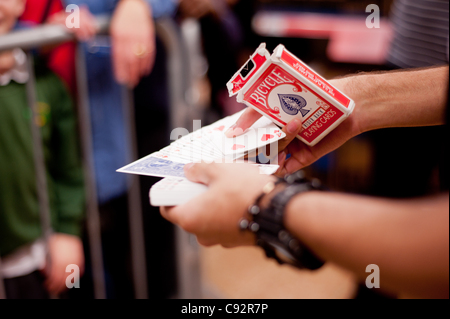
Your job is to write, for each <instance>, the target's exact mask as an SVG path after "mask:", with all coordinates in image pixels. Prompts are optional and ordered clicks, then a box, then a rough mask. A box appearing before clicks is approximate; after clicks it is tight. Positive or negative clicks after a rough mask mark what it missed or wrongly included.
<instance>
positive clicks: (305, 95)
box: [227, 43, 355, 146]
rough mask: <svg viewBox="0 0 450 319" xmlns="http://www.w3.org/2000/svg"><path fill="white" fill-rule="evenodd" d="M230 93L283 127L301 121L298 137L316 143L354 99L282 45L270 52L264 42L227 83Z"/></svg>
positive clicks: (343, 115) (342, 117)
mask: <svg viewBox="0 0 450 319" xmlns="http://www.w3.org/2000/svg"><path fill="white" fill-rule="evenodd" d="M227 88H228V91H229V94H230V96H235V95H236V98H237V101H238V102H240V103H245V104H246V105H247V106H249V107H252V108H253V109H255V110H256V111H257V112H259V113H261V114H262V115H264V116H266V117H268V118H270V119H271V120H272V121H273V122H274V123H276V124H278V125H280V126H282V127H284V126H285V125H286V124H287V123H288V122H289V121H290V120H292V119H293V118H294V117H298V118H299V119H301V120H302V123H303V130H302V132H301V133H300V134H299V135H298V136H297V138H299V139H300V140H301V141H303V142H304V143H306V144H307V145H310V146H314V145H316V144H317V143H318V142H319V141H320V140H322V139H323V138H324V137H325V136H326V135H327V134H328V133H330V132H331V131H332V130H334V129H335V128H336V127H337V126H338V125H339V124H341V123H342V122H343V121H344V120H345V119H346V118H347V117H349V116H350V114H351V113H352V112H353V109H354V108H355V102H354V101H353V100H352V99H350V98H349V97H348V96H346V95H345V94H344V93H342V92H341V91H339V90H338V89H337V88H335V87H334V86H332V85H331V84H330V83H329V82H328V81H326V80H325V79H324V78H322V77H321V76H320V75H319V74H318V73H316V72H315V71H314V70H313V69H311V68H310V67H309V66H308V65H306V64H305V63H304V62H302V61H301V60H300V59H299V58H297V57H296V56H294V55H293V54H292V53H290V52H289V51H288V50H286V48H285V47H284V46H283V45H281V44H280V45H279V46H278V47H277V48H276V49H275V50H274V52H273V54H272V55H270V53H269V51H267V49H266V45H265V44H264V43H263V44H261V45H260V46H259V48H258V49H257V50H256V52H255V53H254V54H253V55H252V56H251V57H250V59H249V60H248V61H247V63H246V64H245V65H244V66H243V67H242V68H241V69H240V70H239V71H238V72H237V73H236V74H235V75H234V76H233V77H232V79H231V80H230V81H229V82H228V83H227Z"/></svg>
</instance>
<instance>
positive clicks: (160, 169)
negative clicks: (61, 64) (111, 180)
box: [126, 157, 186, 178]
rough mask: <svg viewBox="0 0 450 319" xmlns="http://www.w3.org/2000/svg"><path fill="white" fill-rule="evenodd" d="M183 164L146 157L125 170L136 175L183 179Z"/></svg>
mask: <svg viewBox="0 0 450 319" xmlns="http://www.w3.org/2000/svg"><path fill="white" fill-rule="evenodd" d="M184 165H185V164H182V163H177V162H172V161H169V160H165V159H160V158H156V157H147V158H145V159H143V160H142V161H139V162H137V163H136V164H134V165H131V166H129V167H127V168H126V170H127V171H131V172H135V173H137V174H144V175H152V176H161V175H162V176H173V177H183V178H185V177H186V176H185V175H184V171H183V168H184Z"/></svg>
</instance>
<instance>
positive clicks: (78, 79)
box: [0, 0, 448, 299]
mask: <svg viewBox="0 0 450 319" xmlns="http://www.w3.org/2000/svg"><path fill="white" fill-rule="evenodd" d="M8 1H15V0H0V8H1V6H4V5H5V3H4V2H8ZM26 2H27V3H26V8H25V11H24V12H23V14H22V15H21V17H20V21H21V22H22V23H25V24H26V25H27V27H26V30H25V31H32V30H33V29H34V30H36V28H39V27H42V26H40V25H48V22H49V19H50V18H51V16H52V15H55V14H58V13H59V12H61V11H63V10H64V8H65V6H66V5H68V4H69V3H75V4H83V3H84V4H85V6H86V7H85V8H87V9H88V10H90V13H91V14H92V16H93V17H94V19H95V21H100V22H102V21H103V22H102V23H103V24H102V26H103V27H102V28H100V29H102V30H101V32H100V31H99V30H100V29H97V31H99V32H98V34H97V35H95V36H93V37H91V38H89V39H87V40H85V41H75V40H72V39H73V35H72V34H71V33H70V32H69V31H68V30H66V31H64V32H67V34H68V35H66V34H65V35H62V36H61V35H59V33H58V32H56V33H48V34H52V36H54V38H55V42H63V43H52V44H51V46H50V47H49V45H48V43H45V42H42V43H40V42H39V41H37V42H38V44H30V43H29V41H31V40H33V41H35V40H36V38H34V39H33V38H30V36H26V34H25V35H23V37H20V39H19V38H17V37H15V39H16V40H17V39H19V40H20V41H19V42H20V47H21V48H22V49H23V52H25V53H27V54H28V57H29V58H31V57H33V58H34V59H35V60H36V61H37V60H42V61H43V62H42V63H43V64H44V65H45V66H46V67H47V68H48V69H50V70H52V72H54V73H56V74H57V75H58V78H59V79H60V80H61V81H62V83H64V85H65V87H66V89H67V91H68V92H69V93H68V94H69V95H70V97H71V99H72V101H73V103H74V105H75V106H76V107H75V113H76V117H77V119H78V125H77V128H76V129H77V132H78V133H77V134H78V136H79V137H80V145H81V146H80V150H81V151H80V152H81V154H82V155H81V157H82V159H83V163H84V167H85V179H84V181H85V183H86V189H88V192H87V194H88V195H87V196H86V201H87V204H86V210H85V212H84V216H85V217H84V218H83V219H82V221H80V222H79V223H80V225H81V226H80V227H81V230H82V231H81V232H80V235H79V236H81V237H80V238H81V240H82V243H83V247H84V253H83V254H84V257H85V271H84V275H83V276H82V278H81V281H80V288H79V289H71V290H70V291H63V292H61V293H60V294H58V295H59V297H60V298H70V299H91V298H108V299H133V298H151V299H169V298H250V299H252V298H356V297H371V298H375V297H376V296H375V295H373V294H372V293H370V292H364V291H362V288H361V287H359V286H358V284H357V283H356V282H355V281H354V280H353V278H352V276H351V275H350V274H348V273H346V272H345V271H343V270H342V269H339V268H337V267H335V266H334V265H326V266H325V267H324V268H322V269H321V270H319V271H317V272H314V273H311V272H306V271H299V270H297V269H294V268H291V267H289V266H279V265H277V264H276V263H275V262H273V261H271V260H269V259H267V258H266V257H265V256H264V254H263V252H262V251H261V250H260V249H258V248H238V249H223V248H220V247H212V248H203V247H200V246H199V245H198V244H197V242H196V240H195V238H193V237H192V236H190V235H188V234H187V233H185V232H183V231H181V230H180V229H177V228H176V227H174V226H173V225H171V224H169V223H168V222H166V221H165V220H163V219H162V218H161V216H160V215H159V210H158V209H157V208H154V207H151V206H150V204H149V199H148V192H149V189H150V187H151V186H152V185H153V184H154V183H155V182H157V181H158V180H159V179H157V178H151V177H139V178H137V177H128V176H122V175H121V174H119V173H115V169H118V168H120V167H121V166H123V165H125V164H127V163H129V162H131V161H132V160H133V159H137V158H141V157H143V156H146V155H148V154H151V153H153V152H155V151H158V150H159V149H161V148H163V147H165V146H166V145H168V144H169V143H170V132H171V130H172V129H173V128H176V127H185V128H188V129H189V130H190V131H191V130H192V121H193V120H194V119H201V120H202V124H203V125H207V124H210V123H212V122H214V121H216V120H218V119H220V118H222V117H224V116H227V115H230V114H233V113H235V112H237V111H240V110H241V109H243V107H244V106H243V105H240V104H238V103H237V102H236V100H235V98H229V97H228V92H227V88H226V82H227V81H228V80H229V79H230V78H231V76H232V75H233V74H234V73H235V72H236V71H237V70H238V69H239V68H240V67H241V66H242V65H243V64H244V63H245V62H246V60H247V59H248V58H249V56H250V55H251V54H252V53H253V52H254V50H255V49H256V48H257V47H258V46H259V44H260V43H261V42H265V43H266V44H267V48H268V49H269V51H270V52H272V50H273V49H274V48H275V47H276V46H277V45H278V44H284V45H285V46H286V48H287V49H288V50H289V51H291V52H292V53H294V54H295V55H296V56H297V57H299V58H300V59H301V60H303V61H304V62H305V63H307V64H308V65H310V66H311V67H312V68H313V69H314V70H315V71H316V72H318V73H319V74H321V75H322V76H323V77H324V78H326V79H332V78H335V77H339V76H344V75H348V74H352V73H358V72H368V71H378V70H392V69H396V68H404V67H415V66H416V65H411V66H408V65H402V64H401V63H396V61H397V60H395V59H394V58H393V53H392V51H393V43H395V41H394V39H397V38H396V37H397V36H398V35H396V30H397V29H396V25H397V24H396V21H398V20H401V19H402V18H404V17H403V16H402V15H401V14H399V12H408V11H407V10H408V8H406V9H405V8H404V4H403V3H404V1H397V4H393V3H394V1H393V0H384V1H383V0H380V1H375V0H370V1H353V0H334V1H321V0H316V1H304V0H290V1H284V0H280V1H277V0H181V1H167V2H166V1H162V2H163V3H164V2H166V4H168V3H169V2H170V3H171V4H172V6H171V7H170V8H163V6H162V5H160V4H158V1H149V3H150V5H153V20H152V23H154V25H155V40H154V41H155V48H156V55H155V57H154V59H155V63H154V67H153V68H152V69H151V72H150V73H148V74H144V75H142V76H140V77H139V81H138V83H137V85H135V86H123V85H120V84H119V83H118V81H117V74H116V76H115V74H114V71H113V68H112V63H113V60H112V59H113V58H114V45H115V43H117V42H114V41H111V34H110V30H111V29H110V28H109V27H108V25H109V24H110V20H109V19H110V17H111V16H112V15H114V14H115V12H114V10H116V9H117V8H116V6H118V5H117V3H116V2H115V1H105V4H104V7H102V8H100V5H99V3H101V2H102V1H95V2H92V1H91V3H90V2H89V1H68V2H67V3H63V2H60V1H59V0H55V1H49V2H50V4H48V3H49V2H47V1H37V0H36V1H33V0H28V1H26ZM160 2H161V1H160ZM444 2H445V1H444ZM369 4H376V5H377V6H378V8H379V9H380V19H381V24H380V28H371V29H370V28H368V27H367V26H366V19H367V17H368V16H369V14H371V13H372V12H366V7H367V6H368V5H369ZM115 8H116V9H115ZM446 8H447V30H446V31H445V32H446V34H447V37H448V2H447V4H446ZM402 10H406V11H402ZM393 12H394V13H393ZM1 19H2V18H1V16H0V26H1V21H2V20H1ZM102 19H103V20H102ZM117 20H118V18H117ZM52 25H53V26H56V27H57V28H58V24H57V23H53V24H52ZM23 29H25V28H21V30H20V31H22V32H23V31H24V30H23ZM60 29H61V28H60ZM0 30H1V29H0ZM12 32H18V30H14V31H12ZM46 34H47V33H46ZM66 36H67V38H66ZM68 39H70V41H68ZM38 40H39V39H38ZM78 40H80V39H79V38H78ZM8 41H9V42H8ZM447 41H448V40H447ZM11 42H13V40H12V38H11V37H9V38H8V37H7V34H6V33H5V34H4V35H2V34H0V51H3V52H6V49H8V50H10V49H11V48H12V45H14V43H13V44H11ZM397 43H400V42H397ZM16 45H17V43H16ZM121 45H123V43H121ZM44 46H45V47H46V49H45V50H43V49H42V47H44ZM111 46H113V49H111ZM5 48H6V49H5ZM406 50H407V51H408V49H406ZM116 54H117V53H116ZM0 57H1V56H0ZM405 60H406V58H405ZM0 61H1V59H0ZM424 63H425V62H424ZM427 63H428V62H427ZM439 63H440V61H437V62H436V61H432V62H429V63H428V65H432V64H439ZM443 63H445V62H443ZM36 64H37V63H36ZM420 66H425V65H420ZM0 70H1V67H0ZM36 76H39V73H38V72H36ZM24 85H25V84H24ZM4 89H6V90H9V89H8V87H6V86H5V88H4ZM4 91H5V90H4ZM29 92H30V91H28V93H29ZM0 103H2V102H1V101H0ZM1 107H2V106H1V105H0V109H1ZM0 132H1V131H0ZM432 134H434V133H432ZM423 136H424V134H423V132H422V131H420V132H419V129H414V130H411V131H409V132H407V133H401V134H400V133H399V132H397V131H395V130H383V131H380V132H376V133H366V134H363V135H361V136H359V137H356V138H354V139H352V140H351V141H349V142H348V143H346V144H345V145H344V146H342V147H341V148H340V149H338V150H337V151H335V152H333V153H331V154H329V155H327V156H325V157H324V158H322V159H321V160H320V161H318V162H317V163H315V164H313V165H312V166H310V167H308V168H307V169H306V170H305V171H306V173H307V175H308V176H310V177H317V178H319V179H321V180H322V181H323V182H324V184H326V185H327V186H328V187H329V188H331V189H332V190H336V191H342V192H349V193H358V194H367V195H375V196H388V197H405V196H406V194H409V196H414V195H424V194H429V193H433V192H435V191H437V190H438V188H439V185H438V178H437V177H438V174H439V172H438V171H437V169H436V167H437V163H436V162H435V160H436V159H437V156H436V157H434V156H433V154H432V152H433V146H432V145H430V150H431V151H430V152H431V153H429V154H428V156H425V155H424V154H421V152H419V151H418V150H417V145H420V143H421V140H420V139H421V138H423ZM1 148H2V146H1V145H0V150H1ZM418 167H421V170H420V172H419V171H418V170H417V168H418ZM0 178H2V177H1V176H0ZM4 187H8V186H4ZM0 191H2V192H3V190H0ZM89 194H90V195H91V196H89ZM136 195H138V196H136ZM93 197H94V198H93ZM1 207H2V206H0V209H1ZM52 213H53V212H52ZM1 214H2V211H0V215H1ZM2 220H3V219H2ZM2 240H5V241H6V240H8V238H7V236H6V234H5V235H4V236H2V235H0V241H2ZM0 253H1V257H2V259H3V260H5V259H7V258H8V254H9V253H11V251H8V253H7V252H6V251H0ZM0 268H1V265H0ZM0 273H1V272H0ZM8 280H9V279H6V281H7V282H8ZM12 285H13V283H10V284H8V283H7V284H6V295H7V293H8V289H11V287H12ZM4 290H5V289H4Z"/></svg>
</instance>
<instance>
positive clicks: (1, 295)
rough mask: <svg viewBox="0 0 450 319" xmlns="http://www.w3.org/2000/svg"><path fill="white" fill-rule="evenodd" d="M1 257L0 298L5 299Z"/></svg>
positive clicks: (0, 260)
mask: <svg viewBox="0 0 450 319" xmlns="http://www.w3.org/2000/svg"><path fill="white" fill-rule="evenodd" d="M1 274H2V259H1V258H0V300H2V299H6V290H5V283H4V282H3V278H2V275H1Z"/></svg>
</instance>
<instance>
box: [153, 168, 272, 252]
mask: <svg viewBox="0 0 450 319" xmlns="http://www.w3.org/2000/svg"><path fill="white" fill-rule="evenodd" d="M185 174H186V176H187V177H188V178H189V180H191V181H193V182H198V183H202V184H205V185H208V186H209V190H208V191H207V192H206V193H205V194H203V195H201V196H199V197H197V198H195V199H193V200H191V201H190V202H188V203H186V204H184V205H181V206H178V207H171V208H169V207H161V214H162V216H163V217H164V218H166V219H167V220H169V221H170V222H172V223H175V224H177V225H179V226H181V227H182V228H183V229H184V230H186V231H187V232H190V233H193V234H194V235H196V236H197V239H198V241H199V243H200V244H202V245H205V246H212V245H217V244H221V245H222V246H224V247H236V246H241V245H252V244H254V243H255V238H254V236H253V235H252V234H250V233H249V232H242V231H240V230H239V227H238V224H239V220H240V219H241V218H243V217H247V215H246V212H247V209H248V207H249V206H250V205H251V204H252V203H253V202H254V201H255V200H256V198H257V197H258V195H259V194H260V193H261V192H262V189H263V188H264V186H265V185H266V184H267V183H269V182H270V181H274V180H275V178H274V177H273V176H267V175H261V174H259V171H258V169H257V168H255V167H253V166H250V165H248V164H194V165H193V166H191V167H189V166H187V167H186V168H185Z"/></svg>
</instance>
